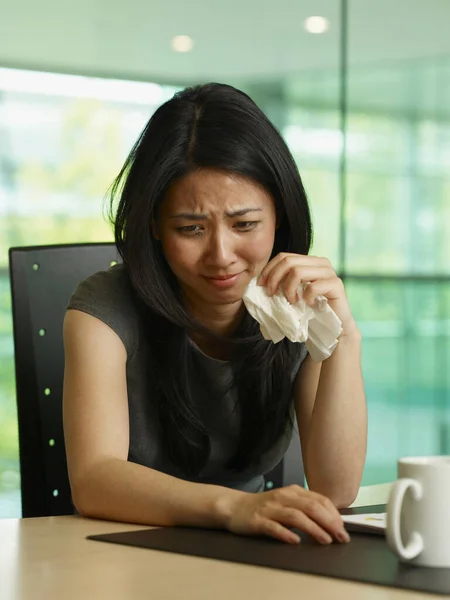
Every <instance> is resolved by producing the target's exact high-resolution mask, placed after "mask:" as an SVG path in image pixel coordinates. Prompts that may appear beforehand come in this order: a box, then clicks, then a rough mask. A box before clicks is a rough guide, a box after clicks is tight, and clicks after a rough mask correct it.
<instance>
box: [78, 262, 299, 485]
mask: <svg viewBox="0 0 450 600" xmlns="http://www.w3.org/2000/svg"><path fill="white" fill-rule="evenodd" d="M68 309H76V310H80V311H83V312H85V313H88V314H90V315H92V316H94V317H96V318H97V319H100V320H101V321H103V322H104V323H106V324H107V325H108V326H109V327H110V328H111V329H112V330H113V331H115V333H116V334H117V335H118V336H119V338H120V339H121V340H122V342H123V344H124V346H125V349H126V352H127V364H126V378H127V390H128V406H129V420H130V447H129V454H128V460H129V461H132V462H135V463H138V464H140V465H144V466H146V467H150V468H152V469H157V470H159V471H162V472H164V473H168V474H169V475H174V476H176V477H181V478H183V479H186V480H190V481H196V482H200V483H210V484H216V485H223V486H227V487H230V488H235V489H239V490H244V491H248V492H259V491H262V490H263V489H264V474H265V473H267V472H269V471H270V470H271V469H273V468H274V467H275V466H276V465H277V464H278V462H279V461H280V460H281V459H282V457H283V456H284V454H285V453H286V451H287V448H288V446H289V443H290V440H291V437H292V427H288V428H287V430H286V433H285V435H284V436H282V438H281V439H280V440H279V441H278V442H277V443H276V445H275V446H274V447H273V448H271V449H270V451H269V452H267V453H265V454H264V455H263V456H261V460H260V463H259V465H258V466H257V467H252V468H248V469H246V470H245V471H242V472H239V473H236V472H235V471H230V470H229V469H227V467H226V464H227V462H228V461H229V460H230V458H231V457H232V456H233V455H234V453H235V449H236V445H237V440H238V434H239V414H238V411H237V410H233V409H234V407H235V404H236V397H235V391H234V390H233V389H232V390H231V391H230V387H231V385H230V384H231V382H232V370H231V366H230V365H229V364H228V363H227V362H225V361H221V360H216V359H213V358H210V357H209V356H206V355H205V354H204V353H203V352H202V351H201V350H200V349H199V348H198V347H197V346H196V345H195V344H194V343H193V342H192V344H193V347H194V353H193V354H194V365H193V366H194V368H193V369H192V370H191V371H190V373H189V377H190V385H191V390H192V392H193V397H194V401H195V402H196V404H197V409H198V411H199V414H200V416H201V417H202V419H203V422H204V424H205V425H206V427H207V430H208V432H209V435H210V444H211V452H210V456H209V459H208V462H207V464H206V465H205V467H204V468H203V470H202V471H201V472H200V474H199V475H198V476H197V477H196V478H195V479H192V478H190V477H187V476H186V477H184V476H183V474H182V473H180V472H179V471H178V470H177V469H176V468H175V467H174V466H173V465H172V463H171V462H170V461H169V460H168V458H167V457H166V456H164V454H163V452H162V449H161V446H160V443H159V441H158V430H157V427H156V419H155V415H154V407H153V403H152V397H151V393H150V392H149V390H148V384H147V377H146V373H147V370H148V364H149V355H148V347H147V346H148V345H147V342H146V339H145V336H144V334H143V328H142V327H141V324H140V316H139V313H138V311H137V309H136V307H135V304H134V302H133V299H132V292H131V288H130V283H129V279H128V275H127V272H126V270H125V268H124V266H123V265H121V264H120V265H115V266H114V267H112V268H111V269H109V270H108V271H100V272H98V273H95V274H94V275H92V276H91V277H89V278H88V279H86V280H85V281H83V282H82V283H81V284H80V285H79V286H78V288H77V289H76V291H75V293H74V294H73V296H72V298H71V300H70V302H69V305H68ZM306 355H307V351H306V348H305V347H304V345H303V344H302V350H301V355H300V358H299V361H298V365H296V368H295V369H294V372H293V373H292V374H291V377H292V378H294V377H295V376H296V374H297V372H298V369H299V368H300V365H301V363H302V362H303V360H304V359H305V357H306Z"/></svg>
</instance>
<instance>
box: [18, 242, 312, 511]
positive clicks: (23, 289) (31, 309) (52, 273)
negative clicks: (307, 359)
mask: <svg viewBox="0 0 450 600" xmlns="http://www.w3.org/2000/svg"><path fill="white" fill-rule="evenodd" d="M113 261H114V262H118V261H119V258H118V256H117V251H116V247H115V245H114V244H112V243H109V244H108V243H103V244H69V245H60V246H31V247H27V248H11V249H10V251H9V264H10V277H11V292H12V309H13V326H14V354H15V368H16V389H17V412H18V422H19V449H20V473H21V491H22V515H23V517H38V516H50V515H64V514H71V513H73V511H74V508H73V505H72V501H71V494H70V486H69V480H68V475H67V464H66V454H65V448H64V435H63V427H62V388H63V372H64V350H63V337H62V325H63V319H64V314H65V310H66V306H67V304H68V301H69V299H70V296H71V295H72V293H73V291H74V290H75V288H76V287H77V285H78V283H80V282H81V281H83V280H84V279H86V277H89V275H91V274H93V273H95V272H97V271H102V270H105V269H108V268H109V266H110V265H111V263H112V262H113ZM291 483H297V484H299V485H303V484H304V476H303V464H302V459H301V453H300V443H299V438H298V435H297V434H296V433H294V436H293V440H292V443H291V445H290V448H289V450H288V453H287V455H286V458H285V459H284V460H283V461H281V462H280V463H279V464H278V465H277V466H276V467H275V468H274V469H273V470H272V471H271V472H270V473H268V474H267V475H266V489H272V488H276V487H281V486H283V485H289V484H291Z"/></svg>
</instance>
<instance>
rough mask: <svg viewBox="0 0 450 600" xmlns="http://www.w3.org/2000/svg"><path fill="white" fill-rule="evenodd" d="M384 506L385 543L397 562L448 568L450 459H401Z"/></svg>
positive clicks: (441, 457) (449, 457) (449, 546)
mask: <svg viewBox="0 0 450 600" xmlns="http://www.w3.org/2000/svg"><path fill="white" fill-rule="evenodd" d="M398 477H399V479H398V480H397V481H396V482H395V483H394V484H393V486H392V489H391V493H390V495H389V501H388V506H387V519H386V525H387V530H386V534H387V541H388V544H389V546H390V547H391V548H392V550H393V551H394V552H395V553H396V554H397V555H398V556H399V558H400V560H402V561H404V562H408V563H410V564H413V565H419V566H422V567H450V456H423V457H417V458H401V459H400V460H399V461H398Z"/></svg>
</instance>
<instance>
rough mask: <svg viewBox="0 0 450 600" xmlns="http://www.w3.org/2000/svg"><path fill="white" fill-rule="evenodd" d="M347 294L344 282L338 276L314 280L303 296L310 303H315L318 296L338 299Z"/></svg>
mask: <svg viewBox="0 0 450 600" xmlns="http://www.w3.org/2000/svg"><path fill="white" fill-rule="evenodd" d="M345 295H346V294H345V288H344V284H343V283H342V280H341V279H339V277H337V276H334V277H328V278H324V279H317V280H316V281H312V282H311V283H310V284H309V285H308V286H307V287H306V289H305V290H304V292H303V298H304V300H305V302H307V303H308V304H314V302H315V300H316V298H317V296H325V297H326V298H328V299H329V300H337V299H338V298H341V297H342V296H345Z"/></svg>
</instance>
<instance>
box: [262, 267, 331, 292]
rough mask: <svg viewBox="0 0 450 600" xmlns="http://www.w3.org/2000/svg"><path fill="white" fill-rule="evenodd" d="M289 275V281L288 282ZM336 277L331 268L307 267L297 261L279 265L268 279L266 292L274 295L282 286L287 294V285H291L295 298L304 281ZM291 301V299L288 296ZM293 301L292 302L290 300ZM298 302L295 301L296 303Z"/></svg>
mask: <svg viewBox="0 0 450 600" xmlns="http://www.w3.org/2000/svg"><path fill="white" fill-rule="evenodd" d="M288 275H289V276H290V278H289V280H287V281H286V279H287V277H288ZM333 275H334V271H333V270H332V269H331V268H329V267H325V266H322V267H317V266H313V267H310V266H305V265H299V264H297V263H296V261H295V259H293V260H291V261H285V262H282V263H279V265H278V266H277V267H276V268H275V269H273V270H272V271H271V273H270V274H269V275H268V277H267V279H266V290H267V293H268V294H269V295H272V294H274V293H275V292H276V291H277V289H278V287H279V286H280V285H281V287H282V288H283V290H284V292H285V293H286V285H289V286H290V288H291V290H292V294H293V296H292V297H294V296H295V295H296V292H297V288H298V286H299V285H300V284H301V282H302V281H315V280H317V279H328V278H330V277H332V276H333ZM286 297H287V298H288V300H289V297H288V296H287V295H286ZM289 301H291V300H289ZM295 301H296V300H295V299H294V302H295Z"/></svg>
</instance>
